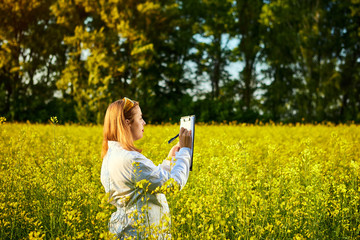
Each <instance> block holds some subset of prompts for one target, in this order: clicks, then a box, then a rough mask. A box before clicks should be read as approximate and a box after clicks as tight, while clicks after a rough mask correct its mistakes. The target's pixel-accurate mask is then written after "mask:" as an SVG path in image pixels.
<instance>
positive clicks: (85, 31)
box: [0, 0, 360, 123]
mask: <svg viewBox="0 0 360 240" xmlns="http://www.w3.org/2000/svg"><path fill="white" fill-rule="evenodd" d="M359 78H360V1H359V0H337V1H336V0H312V1H310V0H274V1H271V0H267V1H265V0H263V1H261V0H252V1H250V0H223V1H218V0H186V1H184V0H153V1H149V0H136V1H135V0H126V1H124V0H112V1H109V0H19V1H13V0H2V1H1V4H0V99H1V100H0V115H1V116H5V117H6V118H7V119H8V120H9V121H26V120H29V121H31V122H45V121H47V119H49V116H54V115H56V116H58V118H59V119H60V120H61V121H63V122H80V123H89V122H91V123H101V122H102V120H103V116H104V113H105V110H106V107H107V106H108V104H109V103H111V102H112V101H115V100H117V99H119V98H122V97H124V96H128V97H130V98H132V99H135V100H138V101H139V102H140V104H141V107H142V110H143V113H144V116H145V119H146V120H147V121H148V122H151V123H160V122H169V121H170V122H174V121H175V122H177V121H178V118H179V117H180V116H181V115H185V114H196V115H197V120H198V121H203V122H210V121H217V122H222V121H224V120H226V121H239V122H255V121H256V120H257V119H258V120H262V121H269V120H272V121H275V122H279V121H282V122H298V121H306V122H320V121H332V122H347V121H355V122H360V79H359Z"/></svg>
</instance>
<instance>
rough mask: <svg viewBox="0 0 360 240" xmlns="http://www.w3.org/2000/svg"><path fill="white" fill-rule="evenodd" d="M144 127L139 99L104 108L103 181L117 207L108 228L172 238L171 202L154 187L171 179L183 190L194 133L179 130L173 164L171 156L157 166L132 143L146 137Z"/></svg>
mask: <svg viewBox="0 0 360 240" xmlns="http://www.w3.org/2000/svg"><path fill="white" fill-rule="evenodd" d="M145 125H146V123H145V121H144V120H143V118H142V112H141V109H140V106H139V103H138V102H136V101H132V100H130V99H129V98H123V99H121V100H118V101H115V102H113V103H111V104H110V105H109V107H108V109H107V111H106V115H105V120H104V130H103V136H104V138H103V146H102V153H101V156H102V158H103V163H102V167H101V183H102V184H103V186H104V188H105V191H106V192H107V193H109V194H110V198H111V204H113V205H114V206H116V207H117V211H116V212H114V213H113V214H112V215H111V219H110V223H109V229H110V232H112V233H114V234H116V236H117V238H120V239H123V238H127V237H132V238H137V239H138V238H146V237H147V236H149V235H152V237H154V236H155V235H156V237H157V238H161V239H164V238H170V233H169V226H170V213H169V206H168V203H167V201H166V197H165V195H164V194H162V193H155V191H157V190H158V189H159V187H161V186H164V185H165V183H166V182H167V181H168V180H169V179H170V178H172V179H173V180H175V182H176V183H177V184H178V185H179V186H180V189H181V188H183V187H184V186H185V184H186V181H187V179H188V176H189V165H190V164H189V163H190V156H191V149H190V148H191V132H190V131H187V130H186V129H184V128H182V129H180V134H179V143H178V144H177V145H175V146H174V147H173V148H172V149H171V150H170V152H169V155H168V159H172V158H175V159H176V161H175V165H174V166H172V167H170V161H169V160H164V161H163V163H162V164H160V165H159V166H155V165H154V163H153V162H152V161H151V160H149V159H147V158H146V157H145V156H144V155H142V154H141V150H140V149H138V148H136V147H135V146H134V141H136V140H139V139H141V138H142V137H143V133H144V126H145ZM175 185H176V184H175Z"/></svg>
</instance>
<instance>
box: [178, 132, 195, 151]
mask: <svg viewBox="0 0 360 240" xmlns="http://www.w3.org/2000/svg"><path fill="white" fill-rule="evenodd" d="M191 143H192V139H191V131H188V130H187V129H185V128H183V127H182V128H181V129H180V134H179V146H180V148H183V147H187V148H191Z"/></svg>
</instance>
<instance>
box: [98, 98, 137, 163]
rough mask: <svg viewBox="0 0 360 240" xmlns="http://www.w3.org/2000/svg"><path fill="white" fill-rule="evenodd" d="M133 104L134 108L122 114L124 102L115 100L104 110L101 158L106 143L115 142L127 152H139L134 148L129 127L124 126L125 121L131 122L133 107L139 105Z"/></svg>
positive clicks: (105, 150)
mask: <svg viewBox="0 0 360 240" xmlns="http://www.w3.org/2000/svg"><path fill="white" fill-rule="evenodd" d="M133 102H134V106H132V107H131V108H130V109H128V110H127V111H126V112H124V106H125V100H124V99H121V100H117V101H115V102H113V103H111V104H110V105H109V107H108V108H107V110H106V114H105V119H104V129H103V143H102V150H101V158H104V156H105V154H106V153H107V151H108V149H109V146H108V141H116V142H119V143H120V144H121V146H122V147H123V148H124V149H126V150H128V151H137V152H141V150H140V149H137V148H136V147H135V146H134V139H133V137H132V134H131V130H130V127H129V126H128V125H127V124H126V119H128V120H130V122H133V118H134V115H135V107H136V106H139V103H138V102H136V101H133Z"/></svg>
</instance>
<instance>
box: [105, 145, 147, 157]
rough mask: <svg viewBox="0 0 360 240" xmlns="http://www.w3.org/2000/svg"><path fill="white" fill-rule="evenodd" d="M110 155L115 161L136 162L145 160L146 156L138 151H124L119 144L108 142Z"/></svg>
mask: <svg viewBox="0 0 360 240" xmlns="http://www.w3.org/2000/svg"><path fill="white" fill-rule="evenodd" d="M108 146H109V149H108V153H109V157H110V158H111V159H114V160H118V159H121V160H122V161H124V160H127V161H134V160H136V159H139V158H144V156H143V155H142V154H141V153H139V152H136V151H129V150H126V149H124V148H123V147H122V146H121V145H120V143H119V142H115V141H109V142H108Z"/></svg>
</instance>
